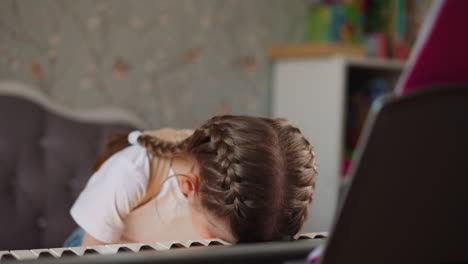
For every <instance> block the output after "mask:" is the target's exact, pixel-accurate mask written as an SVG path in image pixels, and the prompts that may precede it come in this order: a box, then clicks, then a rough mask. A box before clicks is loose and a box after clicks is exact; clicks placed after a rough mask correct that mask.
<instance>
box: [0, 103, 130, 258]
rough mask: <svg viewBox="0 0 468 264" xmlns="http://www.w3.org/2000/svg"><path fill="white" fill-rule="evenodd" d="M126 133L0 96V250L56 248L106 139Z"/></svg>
mask: <svg viewBox="0 0 468 264" xmlns="http://www.w3.org/2000/svg"><path fill="white" fill-rule="evenodd" d="M130 129H132V127H131V126H130V125H125V124H103V123H96V122H94V123H91V122H80V121H75V120H70V119H67V118H64V117H61V116H58V115H57V114H54V113H51V112H49V111H48V110H46V109H45V108H44V107H42V106H40V105H38V104H36V103H34V102H32V101H29V100H26V99H21V98H19V97H14V96H8V95H0V212H1V213H0V250H3V249H26V248H28V249H32V248H49V247H61V246H62V243H63V241H64V240H65V238H66V237H67V236H68V235H69V234H70V232H71V231H72V230H73V229H74V228H75V227H76V225H75V223H74V222H73V220H72V218H71V217H70V215H69V210H70V207H71V206H72V204H73V202H74V200H75V199H76V197H77V195H78V194H79V192H80V191H81V190H82V188H83V187H84V186H85V184H86V182H87V180H88V178H89V176H90V175H91V166H92V164H93V162H94V160H95V158H96V157H97V155H98V153H99V151H100V148H102V146H103V144H104V143H105V140H106V137H107V134H108V133H109V132H110V131H128V130H130Z"/></svg>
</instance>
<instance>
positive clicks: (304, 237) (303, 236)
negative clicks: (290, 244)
mask: <svg viewBox="0 0 468 264" xmlns="http://www.w3.org/2000/svg"><path fill="white" fill-rule="evenodd" d="M302 239H312V238H311V237H310V236H305V235H302V236H299V237H298V238H297V240H302Z"/></svg>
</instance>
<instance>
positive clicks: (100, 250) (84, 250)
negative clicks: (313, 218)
mask: <svg viewBox="0 0 468 264" xmlns="http://www.w3.org/2000/svg"><path fill="white" fill-rule="evenodd" d="M326 237H327V233H326V232H320V233H306V234H300V235H297V236H296V237H295V239H296V240H305V239H324V238H326ZM229 245H231V244H229V243H227V242H225V241H223V240H221V239H201V240H196V241H191V240H189V241H172V242H156V243H149V244H143V243H133V244H112V245H99V246H88V247H68V248H49V249H32V250H6V251H0V261H3V260H5V261H6V260H36V259H47V258H69V257H80V256H85V255H115V254H119V253H139V252H157V251H167V250H172V249H179V248H195V247H220V246H229Z"/></svg>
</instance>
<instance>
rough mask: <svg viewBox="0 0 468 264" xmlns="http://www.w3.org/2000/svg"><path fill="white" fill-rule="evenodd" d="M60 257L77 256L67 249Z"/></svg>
mask: <svg viewBox="0 0 468 264" xmlns="http://www.w3.org/2000/svg"><path fill="white" fill-rule="evenodd" d="M60 256H62V257H76V256H78V255H77V254H76V253H75V252H73V251H71V250H69V249H67V250H64V251H62V254H61V255H60Z"/></svg>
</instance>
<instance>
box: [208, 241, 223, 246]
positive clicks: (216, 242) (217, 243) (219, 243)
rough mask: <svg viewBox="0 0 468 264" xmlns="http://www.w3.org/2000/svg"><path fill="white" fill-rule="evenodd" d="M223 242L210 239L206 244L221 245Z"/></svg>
mask: <svg viewBox="0 0 468 264" xmlns="http://www.w3.org/2000/svg"><path fill="white" fill-rule="evenodd" d="M222 245H223V243H221V242H219V241H210V243H208V246H222Z"/></svg>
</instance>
